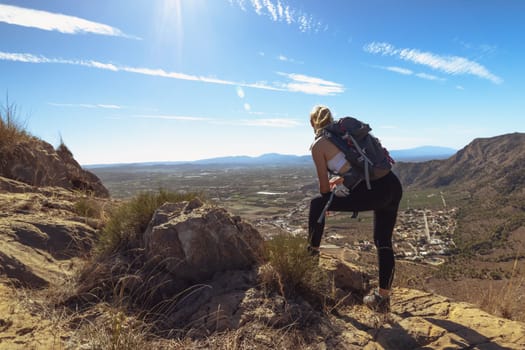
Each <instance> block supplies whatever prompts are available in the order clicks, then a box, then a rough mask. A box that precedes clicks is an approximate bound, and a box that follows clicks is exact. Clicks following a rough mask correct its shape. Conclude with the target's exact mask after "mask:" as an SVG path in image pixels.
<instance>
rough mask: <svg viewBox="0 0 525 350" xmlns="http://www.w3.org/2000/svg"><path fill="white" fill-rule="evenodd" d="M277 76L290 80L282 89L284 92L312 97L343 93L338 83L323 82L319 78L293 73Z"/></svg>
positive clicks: (341, 86)
mask: <svg viewBox="0 0 525 350" xmlns="http://www.w3.org/2000/svg"><path fill="white" fill-rule="evenodd" d="M278 74H279V75H282V76H285V77H287V78H289V79H290V80H291V82H290V83H286V84H285V85H284V87H285V88H286V90H289V91H295V92H303V93H305V94H312V95H324V96H326V95H336V94H339V93H342V92H344V86H343V85H342V84H339V83H335V82H332V81H328V80H324V79H321V78H316V77H310V76H307V75H303V74H295V73H282V72H279V73H278Z"/></svg>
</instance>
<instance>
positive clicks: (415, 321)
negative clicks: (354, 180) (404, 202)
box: [0, 178, 525, 350]
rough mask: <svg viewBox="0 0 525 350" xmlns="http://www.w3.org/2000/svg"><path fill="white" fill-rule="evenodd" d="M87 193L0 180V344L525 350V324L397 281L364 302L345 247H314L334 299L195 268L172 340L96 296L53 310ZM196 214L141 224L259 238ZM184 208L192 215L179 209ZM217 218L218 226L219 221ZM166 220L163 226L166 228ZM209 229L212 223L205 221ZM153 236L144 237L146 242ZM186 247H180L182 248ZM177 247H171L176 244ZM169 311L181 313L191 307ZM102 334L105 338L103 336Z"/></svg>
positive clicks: (82, 230)
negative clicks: (120, 337)
mask: <svg viewBox="0 0 525 350" xmlns="http://www.w3.org/2000/svg"><path fill="white" fill-rule="evenodd" d="M91 199H92V198H90V197H87V196H84V195H82V194H80V193H75V192H72V191H69V190H64V189H62V188H58V187H39V188H37V187H33V186H29V185H26V184H23V183H20V182H17V181H14V180H9V179H6V178H0V349H96V348H111V346H114V345H115V339H114V338H113V343H112V341H111V339H112V338H111V337H112V335H113V336H115V333H118V334H124V333H126V332H129V334H133V333H134V336H137V335H140V336H141V337H140V339H138V340H134V341H135V342H133V341H131V340H129V343H128V345H130V344H131V345H130V346H129V347H127V348H139V347H140V348H159V349H162V348H165V349H191V348H195V349H208V348H211V349H247V348H250V349H274V348H294V349H295V348H305V349H404V350H405V349H465V348H469V349H523V348H525V324H523V323H519V322H515V321H510V320H507V319H504V318H498V317H495V316H492V315H490V314H488V313H486V312H483V311H481V310H479V309H477V308H475V307H474V306H473V305H471V304H467V303H461V302H455V301H453V300H451V299H449V298H445V297H442V296H440V295H436V294H433V293H428V292H422V291H418V290H413V289H407V288H396V289H395V290H394V293H393V299H392V312H391V313H390V314H387V315H381V314H377V313H375V312H372V311H370V310H368V309H367V308H365V307H364V306H363V305H361V304H360V303H359V301H358V299H359V298H358V296H359V294H360V293H361V292H364V290H365V289H366V286H365V285H364V284H365V283H364V282H363V281H364V280H363V279H362V276H365V275H366V272H364V271H361V270H360V268H359V267H358V266H356V265H354V264H355V263H358V261H357V262H356V261H355V256H354V255H355V253H353V252H351V251H348V250H346V249H331V250H330V249H326V250H325V251H324V252H323V255H322V258H321V266H323V267H324V269H326V270H327V271H329V273H330V276H332V280H333V283H334V288H335V289H334V290H336V291H337V293H335V294H334V295H336V297H334V300H333V301H332V302H331V303H326V304H324V305H323V304H321V305H313V304H311V303H308V302H306V301H305V300H304V299H300V298H299V299H297V298H295V299H293V300H292V299H285V298H283V297H282V296H280V295H279V294H278V293H277V294H275V293H273V294H266V293H264V290H263V289H261V286H260V280H259V279H258V273H259V274H260V271H259V272H257V271H258V270H257V269H252V270H246V269H245V270H242V271H244V272H239V271H241V270H238V269H239V268H240V267H242V266H240V265H242V264H244V263H246V264H248V263H249V264H252V263H253V261H252V260H251V259H247V260H246V262H244V261H240V260H239V264H240V265H239V266H237V265H236V266H232V270H231V271H217V272H216V273H215V274H213V275H212V276H211V277H210V275H208V274H203V275H202V279H203V280H202V281H198V282H199V284H201V285H206V286H207V287H206V288H204V289H202V290H201V291H200V292H198V293H197V292H196V293H195V294H194V295H201V294H202V295H203V296H204V298H202V299H198V298H197V299H194V300H197V305H193V306H192V307H193V308H192V309H191V310H194V311H193V313H188V318H187V319H188V320H190V321H191V322H193V325H194V329H195V331H194V332H193V333H192V331H191V327H190V329H188V327H180V329H179V330H182V328H185V331H184V332H179V335H183V336H179V337H178V338H177V337H174V333H172V336H171V337H166V334H164V335H163V336H160V335H158V334H156V335H153V334H151V335H148V333H147V331H145V329H146V330H147V327H146V328H144V327H142V326H141V327H138V326H135V327H134V326H132V325H133V324H136V323H133V322H131V321H128V320H131V319H135V320H137V319H139V318H140V317H139V315H138V314H134V313H132V312H131V311H130V310H127V311H126V310H124V309H118V308H115V306H114V305H113V306H112V305H108V304H107V303H104V302H100V303H98V304H96V303H94V304H92V305H91V306H90V308H87V309H74V308H73V309H72V308H71V307H58V306H57V303H56V301H59V300H64V296H67V295H72V294H74V293H75V290H76V289H77V286H78V284H79V282H81V281H78V276H79V274H78V271H79V269H80V268H82V267H83V264H85V262H86V261H88V260H87V259H86V257H88V256H89V252H90V249H91V248H92V245H93V241H94V239H96V232H97V229H98V228H99V227H100V225H101V218H100V217H99V218H98V219H97V218H93V216H95V217H96V215H90V216H89V217H90V218H88V216H87V215H82V210H88V209H89V206H88V205H86V203H87V202H88V201H89V200H91ZM97 200H99V201H100V202H99V203H100V204H101V205H104V203H107V204H108V205H109V203H110V200H109V199H97ZM165 209H166V208H165ZM168 209H169V208H168ZM200 210H201V209H198V210H196V209H195V210H193V209H192V210H186V209H184V210H182V211H181V208H180V207H179V208H178V209H177V208H174V209H173V211H171V212H170V211H168V212H164V213H163V214H162V215H161V217H157V218H154V219H153V220H152V221H155V222H156V223H157V226H153V227H150V228H149V232H150V233H152V234H153V233H155V232H168V233H169V232H175V231H177V230H178V228H181V227H187V228H188V229H186V230H185V231H180V232H179V231H177V232H179V235H180V234H182V236H184V237H186V238H184V237H182V236H181V237H182V238H181V237H179V241H180V242H187V244H190V241H191V239H190V240H187V241H184V239H188V238H187V237H188V236H185V235H187V234H186V233H184V232H189V231H191V230H193V229H195V230H196V232H198V230H197V229H201V228H202V227H200V226H197V228H196V226H195V225H196V223H198V222H201V221H206V220H211V219H209V217H210V216H214V217H216V218H217V220H218V221H211V222H210V221H206V222H207V225H208V226H207V227H208V228H207V230H208V231H206V232H212V236H210V238H209V239H215V238H213V237H215V236H214V235H220V234H223V235H225V236H224V237H231V236H232V235H234V236H235V235H236V234H240V233H239V232H241V233H242V232H250V237H252V240H251V243H250V247H252V248H253V247H254V245H257V244H259V243H257V242H258V239H253V237H255V236H254V235H255V233H254V232H253V231H252V228H249V227H248V226H246V225H248V224H247V223H246V222H244V221H243V220H242V218H237V217H235V216H231V215H229V214H228V213H227V212H226V211H223V210H217V208H215V207H214V208H210V209H206V208H203V209H202V213H201V212H200ZM192 211H193V212H194V213H195V216H191V215H193V214H191V215H190V214H189V213H190V212H192ZM175 212H177V213H179V214H177V215H175ZM181 213H183V214H181ZM210 213H212V214H213V215H212V214H210ZM175 217H177V219H176V220H178V221H176V222H174V221H173V220H175ZM217 222H221V223H222V224H221V226H220V227H218V226H217V224H216V223H217ZM167 224H169V225H172V227H173V228H172V229H170V228H169V227H168V228H167V226H166V225H167ZM228 225H231V226H228ZM175 227H177V229H175ZM213 227H215V229H216V230H213V229H210V228H213ZM189 228H191V230H190V229H189ZM163 230H164V231H163ZM170 230H171V231H170ZM210 230H211V231H210ZM181 232H182V233H181ZM236 232H237V233H236ZM154 236H155V235H154V234H153V236H152V237H154ZM154 242H155V241H150V243H149V244H150V245H155V244H154ZM231 242H237V243H235V244H237V245H234V246H235V247H236V249H241V248H242V247H243V246H244V245H243V244H241V243H239V240H237V239H235V238H234V239H232V240H231ZM187 244H186V243H185V244H183V246H182V248H181V249H183V250H184V249H186V248H185V247H186V245H187ZM232 244H233V243H232ZM160 246H161V245H160ZM175 248H176V247H174V248H173V249H174V250H173V251H174V252H175V251H177V249H178V248H177V249H175ZM210 249H211V248H210ZM210 252H211V250H210ZM230 252H231V250H230ZM201 253H202V252H201ZM239 253H243V252H242V251H239ZM174 254H176V253H174ZM208 255H209V256H208V257H206V254H204V255H202V254H201V255H199V256H198V258H195V259H194V260H192V263H195V264H197V265H192V266H193V267H192V268H195V266H197V269H198V263H199V261H201V260H202V259H205V258H209V259H219V260H214V261H220V256H219V257H217V256H213V254H208ZM349 261H353V262H352V263H351V262H349ZM186 262H189V260H187V261H186ZM201 267H202V266H201ZM174 268H175V269H178V268H179V265H175V266H174ZM177 271H178V270H177ZM201 271H202V270H201ZM179 272H180V271H179ZM360 283H361V284H362V286H359V284H360ZM204 290H206V292H204ZM210 291H211V292H210ZM199 293H201V294H199ZM348 295H350V296H351V297H350V298H348V297H347V296H348ZM178 307H179V312H187V311H188V310H190V309H184V308H183V307H182V306H181V305H179V306H178ZM181 310H182V311H181ZM124 311H125V312H124ZM173 315H177V314H176V313H173ZM174 317H175V318H176V316H174ZM181 319H182V318H179V321H180V320H181ZM117 321H118V322H117ZM198 324H204V325H205V326H202V327H201V326H198ZM115 325H117V326H118V327H116V326H115ZM175 333H177V332H175ZM97 335H98V337H97ZM102 335H106V336H107V338H108V339H109V340H108V341H107V342H103V341H102V340H101V337H102ZM129 337H130V338H131V335H130V336H129ZM133 339H135V338H133ZM113 348H115V347H113ZM120 348H125V347H124V346H122V347H120Z"/></svg>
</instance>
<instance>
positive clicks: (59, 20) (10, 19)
mask: <svg viewBox="0 0 525 350" xmlns="http://www.w3.org/2000/svg"><path fill="white" fill-rule="evenodd" d="M0 22H4V23H8V24H14V25H18V26H23V27H30V28H37V29H42V30H49V31H58V32H60V33H65V34H82V33H92V34H99V35H109V36H119V37H124V38H129V39H140V38H137V37H134V36H131V35H127V34H125V33H123V32H122V31H121V30H120V29H118V28H115V27H112V26H109V25H107V24H103V23H98V22H92V21H89V20H86V19H83V18H79V17H74V16H68V15H63V14H60V13H52V12H47V11H41V10H34V9H28V8H24V7H18V6H12V5H3V4H0Z"/></svg>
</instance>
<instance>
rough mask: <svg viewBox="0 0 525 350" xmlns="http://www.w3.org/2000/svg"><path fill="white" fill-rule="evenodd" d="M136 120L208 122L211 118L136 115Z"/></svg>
mask: <svg viewBox="0 0 525 350" xmlns="http://www.w3.org/2000/svg"><path fill="white" fill-rule="evenodd" d="M134 117H135V118H145V119H163V120H180V121H208V120H211V119H210V118H204V117H194V116H186V115H164V114H139V115H135V116H134Z"/></svg>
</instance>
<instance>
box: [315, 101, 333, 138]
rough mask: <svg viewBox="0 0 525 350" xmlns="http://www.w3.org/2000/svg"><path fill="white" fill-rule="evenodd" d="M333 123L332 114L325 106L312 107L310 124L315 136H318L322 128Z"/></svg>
mask: <svg viewBox="0 0 525 350" xmlns="http://www.w3.org/2000/svg"><path fill="white" fill-rule="evenodd" d="M333 121H334V118H333V117H332V112H330V109H329V108H328V107H326V106H320V105H318V106H314V108H313V109H312V111H311V112H310V124H311V125H312V128H314V132H315V135H316V136H319V135H320V134H321V131H322V130H323V128H324V127H325V126H327V125H328V124H330V123H331V122H333Z"/></svg>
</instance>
